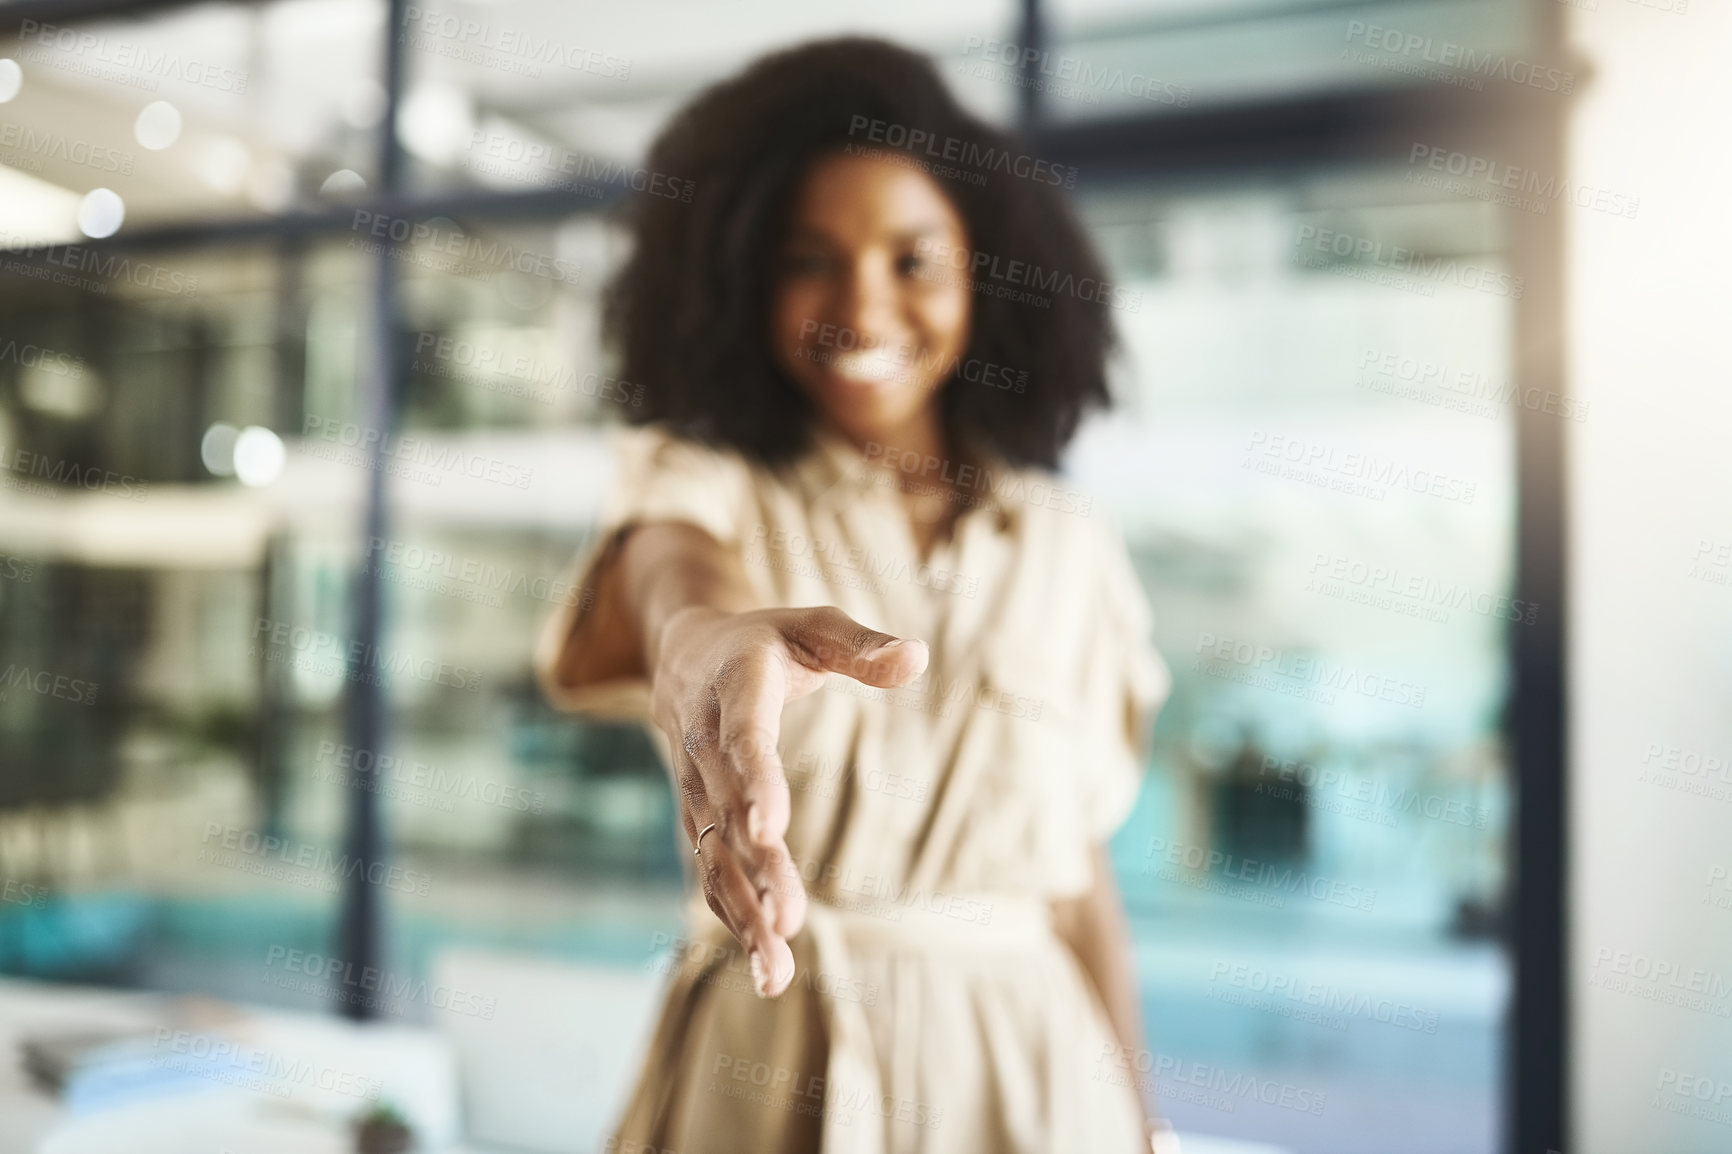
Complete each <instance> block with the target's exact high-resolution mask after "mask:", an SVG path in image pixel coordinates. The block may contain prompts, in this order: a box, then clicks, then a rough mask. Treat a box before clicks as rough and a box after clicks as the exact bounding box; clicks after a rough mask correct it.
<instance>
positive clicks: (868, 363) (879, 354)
mask: <svg viewBox="0 0 1732 1154" xmlns="http://www.w3.org/2000/svg"><path fill="white" fill-rule="evenodd" d="M829 365H830V371H831V372H832V373H834V374H835V375H836V376H838V377H841V378H843V379H844V380H847V381H852V382H856V383H859V384H867V385H888V384H892V383H894V382H896V381H900V380H902V379H904V378H905V377H906V376H907V375H908V364H907V362H906V361H905V360H904V359H903V358H902V357H899V356H897V355H896V354H895V353H893V352H890V351H889V350H885V349H876V350H862V351H858V352H845V353H836V354H835V355H833V356H832V357H830V358H829Z"/></svg>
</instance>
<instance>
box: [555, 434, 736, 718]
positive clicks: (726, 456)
mask: <svg viewBox="0 0 1732 1154" xmlns="http://www.w3.org/2000/svg"><path fill="white" fill-rule="evenodd" d="M613 450H614V457H615V473H614V482H613V485H612V487H611V488H610V490H609V491H608V496H607V499H606V501H605V502H604V504H603V506H602V513H601V519H600V522H599V524H598V525H597V532H596V533H595V535H594V536H593V537H592V538H591V539H590V542H589V543H588V544H587V545H586V546H585V547H584V548H583V549H582V550H580V551H579V553H578V555H577V557H576V558H575V560H573V562H572V564H571V566H570V568H569V570H568V572H567V576H566V579H565V582H564V586H563V587H564V588H566V589H570V590H572V591H573V595H572V596H571V597H569V598H566V599H565V604H562V605H561V606H560V608H559V609H558V610H557V611H556V612H555V613H554V614H553V615H552V616H551V617H549V618H548V620H547V622H546V624H545V625H544V626H543V629H542V632H541V635H540V637H539V639H538V641H537V644H536V652H535V668H536V673H537V676H538V678H539V679H540V682H541V685H542V688H543V690H544V692H545V693H546V694H547V697H548V699H549V700H550V701H551V702H553V704H555V705H556V706H558V707H559V708H561V709H566V710H570V711H572V712H575V713H584V714H589V715H593V716H597V717H605V718H615V719H620V720H641V721H647V720H648V719H649V684H648V681H647V680H646V679H644V678H641V677H635V678H622V679H616V680H612V681H602V682H594V683H591V684H585V685H576V686H572V685H564V684H560V683H558V682H556V681H555V679H554V678H553V675H552V671H553V668H554V666H555V665H556V663H557V661H558V658H559V655H560V654H561V653H562V652H563V651H564V650H565V648H566V646H568V645H577V646H581V645H584V644H585V643H586V641H587V636H588V635H589V634H591V633H592V632H593V630H594V629H595V627H596V624H597V612H598V611H599V610H600V609H601V608H603V607H600V606H598V605H597V598H596V591H597V589H598V588H599V585H600V580H599V579H600V577H601V576H602V574H603V573H604V572H605V571H606V569H607V567H608V566H609V565H612V564H613V563H614V561H615V558H616V557H617V556H618V553H619V550H620V547H621V545H622V544H623V543H624V539H625V531H626V530H628V529H630V528H631V527H632V526H634V525H640V524H646V523H649V522H654V521H682V522H685V523H687V524H691V525H695V526H697V527H698V528H700V529H702V530H704V531H705V532H707V533H709V534H710V536H712V537H714V538H716V540H718V541H720V542H722V543H723V544H724V545H732V544H736V543H737V542H738V541H739V538H740V527H741V525H742V523H743V521H744V509H745V506H746V503H747V501H748V499H749V492H750V486H751V475H750V474H751V470H750V466H749V465H747V463H746V462H745V460H744V458H742V457H740V456H739V455H737V454H735V453H731V452H728V451H726V450H721V449H712V448H710V447H708V446H705V445H701V444H698V443H697V442H694V441H689V440H686V439H684V438H681V437H676V436H674V435H672V434H670V433H668V432H667V431H666V430H665V429H662V428H659V427H657V426H653V425H652V426H645V427H642V428H633V429H624V430H621V431H620V432H619V433H618V434H617V435H616V438H615V440H614V445H613Z"/></svg>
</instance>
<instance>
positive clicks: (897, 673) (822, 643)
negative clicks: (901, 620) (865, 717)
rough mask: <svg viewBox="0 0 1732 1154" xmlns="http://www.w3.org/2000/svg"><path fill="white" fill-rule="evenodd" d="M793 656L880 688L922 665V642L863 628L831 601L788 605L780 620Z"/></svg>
mask: <svg viewBox="0 0 1732 1154" xmlns="http://www.w3.org/2000/svg"><path fill="white" fill-rule="evenodd" d="M781 628H782V636H783V637H784V638H786V639H787V641H788V646H789V648H790V649H791V650H792V652H793V655H794V657H795V659H796V660H798V661H799V662H800V663H801V664H802V665H806V666H808V667H810V668H812V669H822V670H827V671H829V672H831V673H842V674H846V675H847V676H849V677H852V678H853V679H854V680H856V681H862V682H865V683H866V684H867V685H874V686H877V687H878V688H880V689H894V688H896V687H897V686H899V685H906V684H908V683H909V682H910V681H913V680H914V679H915V678H916V677H919V676H920V675H921V674H922V673H924V672H925V671H926V662H927V659H928V658H929V657H930V656H931V654H930V652H929V651H928V650H927V648H926V642H924V641H921V640H919V639H917V638H912V637H896V636H894V635H893V634H889V633H880V632H879V631H878V630H876V629H868V628H866V626H864V625H862V624H860V623H859V622H858V621H856V620H854V619H853V618H852V617H850V616H848V615H847V614H846V613H844V612H842V611H841V610H840V609H837V608H836V607H835V606H833V605H826V606H823V607H821V608H817V609H793V610H788V611H787V612H786V615H785V618H784V620H783V622H782V623H781Z"/></svg>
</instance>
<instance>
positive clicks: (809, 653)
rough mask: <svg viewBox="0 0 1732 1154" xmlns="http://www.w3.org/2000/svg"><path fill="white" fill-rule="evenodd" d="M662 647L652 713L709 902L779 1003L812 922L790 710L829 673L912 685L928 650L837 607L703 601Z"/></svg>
mask: <svg viewBox="0 0 1732 1154" xmlns="http://www.w3.org/2000/svg"><path fill="white" fill-rule="evenodd" d="M658 650H659V651H658V653H657V654H656V658H655V663H654V665H655V668H654V672H653V675H652V678H651V699H652V711H653V716H654V718H655V723H656V725H657V726H658V727H659V728H660V729H661V730H662V732H664V733H665V734H667V737H668V743H669V745H670V747H671V750H672V754H673V761H674V776H675V780H676V781H677V782H678V783H679V791H680V803H681V817H682V819H683V821H684V822H685V827H686V836H687V837H689V838H691V839H692V841H693V843H694V844H695V845H696V846H697V847H698V855H697V856H698V862H699V868H698V875H699V877H700V878H701V879H702V880H703V887H704V899H705V901H707V902H708V903H709V907H710V909H711V910H712V911H714V913H715V915H716V916H717V917H718V918H720V919H721V921H722V924H723V925H725V926H727V928H728V931H729V932H730V933H732V934H733V935H734V937H735V938H737V939H738V940H739V942H740V945H741V946H743V947H744V948H745V950H746V952H747V956H748V958H749V959H750V964H751V969H752V981H753V983H754V985H755V987H756V989H757V991H758V993H759V995H760V996H763V997H775V996H776V995H778V994H780V993H781V992H782V991H783V990H786V989H787V988H788V984H789V983H790V982H792V981H793V979H794V954H793V951H792V950H790V949H789V948H788V939H789V938H790V937H792V936H793V935H794V934H796V933H798V932H799V930H800V926H801V925H802V924H803V923H804V920H805V916H806V889H805V886H804V885H802V884H801V881H800V873H799V870H798V868H797V867H796V865H795V863H794V860H793V858H792V857H791V856H790V855H789V853H788V846H787V842H786V840H785V839H786V837H787V832H788V821H789V818H790V815H791V812H792V809H791V801H790V798H789V794H788V778H787V775H786V774H785V773H783V770H782V759H781V757H780V755H779V754H778V753H777V750H776V747H777V741H778V738H779V736H780V733H781V723H782V707H783V706H784V705H785V704H787V703H788V702H790V701H793V700H795V699H796V698H800V697H805V696H807V695H808V694H811V693H814V692H816V691H817V690H818V688H819V687H820V686H822V685H823V683H824V679H825V676H826V675H827V674H830V673H841V674H845V675H846V676H848V677H852V678H854V679H855V680H857V681H860V682H863V683H865V684H867V685H871V686H876V687H879V688H883V689H891V688H895V687H897V686H901V685H906V684H907V683H908V682H910V681H912V680H914V679H915V678H916V677H919V676H920V674H921V673H922V672H923V671H924V670H925V668H926V662H927V658H928V652H927V648H926V644H925V643H924V642H922V641H918V640H913V639H905V638H897V637H893V636H891V635H890V634H888V633H880V632H878V631H877V630H875V629H868V628H866V627H865V626H864V625H861V624H860V623H859V622H857V621H855V620H854V619H853V618H851V617H849V616H848V615H847V614H846V613H844V612H842V611H841V610H840V609H836V608H834V607H830V606H825V607H822V608H815V609H763V610H754V611H752V612H747V613H728V612H724V611H722V610H719V609H712V608H708V607H704V606H691V607H688V608H686V609H682V610H680V611H679V612H678V613H676V614H674V615H673V616H672V617H670V618H669V619H668V621H667V623H666V625H664V626H663V628H662V632H661V639H660V643H659V646H658ZM712 824H713V825H714V827H715V828H714V829H711V830H710V831H709V833H708V835H707V836H703V837H702V838H701V840H700V833H701V832H702V831H703V830H704V829H705V828H706V827H707V826H710V825H712Z"/></svg>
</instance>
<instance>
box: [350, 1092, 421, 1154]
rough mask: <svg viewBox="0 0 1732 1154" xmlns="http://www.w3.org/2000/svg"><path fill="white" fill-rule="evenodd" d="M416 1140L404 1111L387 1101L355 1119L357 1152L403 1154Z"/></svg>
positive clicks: (359, 1153)
mask: <svg viewBox="0 0 1732 1154" xmlns="http://www.w3.org/2000/svg"><path fill="white" fill-rule="evenodd" d="M414 1140H415V1135H414V1132H413V1131H411V1130H410V1129H409V1123H408V1121H407V1120H406V1119H405V1118H404V1117H403V1113H402V1111H400V1110H398V1109H397V1108H396V1107H395V1106H392V1105H389V1104H387V1103H383V1102H381V1103H380V1104H379V1105H377V1106H374V1107H373V1108H372V1109H371V1110H368V1111H367V1112H366V1113H365V1114H362V1115H361V1116H360V1117H359V1118H358V1119H356V1120H355V1154H402V1152H403V1151H405V1150H407V1149H409V1147H410V1146H411V1145H413V1144H414Z"/></svg>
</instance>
